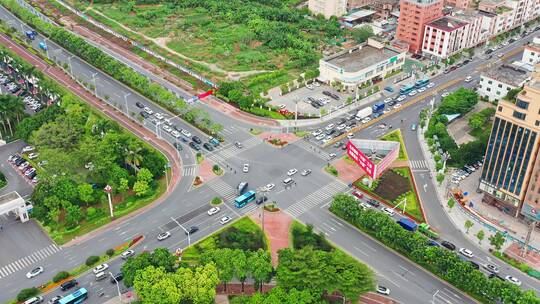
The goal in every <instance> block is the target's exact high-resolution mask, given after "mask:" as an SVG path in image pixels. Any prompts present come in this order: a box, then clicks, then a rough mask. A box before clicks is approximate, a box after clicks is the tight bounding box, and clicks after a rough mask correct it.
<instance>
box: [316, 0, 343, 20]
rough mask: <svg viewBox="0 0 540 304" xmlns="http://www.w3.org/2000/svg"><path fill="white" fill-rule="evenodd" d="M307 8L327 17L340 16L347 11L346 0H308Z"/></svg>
mask: <svg viewBox="0 0 540 304" xmlns="http://www.w3.org/2000/svg"><path fill="white" fill-rule="evenodd" d="M308 8H309V10H310V11H311V12H312V13H314V14H321V15H323V16H324V18H326V19H329V18H330V17H332V16H336V17H340V16H342V15H344V14H345V13H346V12H347V0H309V2H308Z"/></svg>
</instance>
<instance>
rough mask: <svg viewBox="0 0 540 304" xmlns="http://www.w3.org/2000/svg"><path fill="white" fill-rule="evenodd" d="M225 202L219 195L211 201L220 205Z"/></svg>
mask: <svg viewBox="0 0 540 304" xmlns="http://www.w3.org/2000/svg"><path fill="white" fill-rule="evenodd" d="M222 202H223V200H222V199H221V198H219V197H214V198H213V199H212V201H211V202H210V203H211V204H212V205H219V204H221V203H222Z"/></svg>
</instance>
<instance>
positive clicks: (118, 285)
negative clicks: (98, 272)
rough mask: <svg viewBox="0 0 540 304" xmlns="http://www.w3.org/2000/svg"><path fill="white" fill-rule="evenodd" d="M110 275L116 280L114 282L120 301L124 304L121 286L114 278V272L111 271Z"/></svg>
mask: <svg viewBox="0 0 540 304" xmlns="http://www.w3.org/2000/svg"><path fill="white" fill-rule="evenodd" d="M109 274H110V275H111V278H112V279H113V280H114V282H115V283H116V290H117V291H118V299H119V300H120V303H124V302H123V301H122V294H121V293H120V284H118V280H117V279H116V278H115V277H114V275H113V274H112V272H110V271H109Z"/></svg>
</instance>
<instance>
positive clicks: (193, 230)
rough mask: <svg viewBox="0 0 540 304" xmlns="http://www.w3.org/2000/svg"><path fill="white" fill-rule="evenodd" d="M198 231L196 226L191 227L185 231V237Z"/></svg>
mask: <svg viewBox="0 0 540 304" xmlns="http://www.w3.org/2000/svg"><path fill="white" fill-rule="evenodd" d="M197 231H199V227H197V226H191V227H189V228H188V230H187V231H186V235H188V234H193V233H195V232H197Z"/></svg>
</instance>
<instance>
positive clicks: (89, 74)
mask: <svg viewBox="0 0 540 304" xmlns="http://www.w3.org/2000/svg"><path fill="white" fill-rule="evenodd" d="M0 19H3V20H11V21H10V22H12V23H18V24H20V21H18V20H17V19H15V18H14V17H13V16H12V15H11V14H9V13H8V12H7V11H6V10H5V9H3V8H0ZM19 27H20V26H16V27H15V28H19ZM43 39H44V38H43V37H38V38H37V39H36V40H34V42H33V47H34V48H36V49H37V50H38V49H39V47H38V43H39V41H42V40H43ZM527 39H531V38H530V37H528V38H527ZM517 43H523V40H521V41H518V42H516V44H517ZM510 47H516V45H513V46H509V48H510ZM48 48H49V56H50V57H54V59H55V60H56V61H59V62H61V63H65V64H69V65H70V68H69V70H71V71H72V72H73V74H74V75H75V78H77V79H78V80H79V81H80V82H86V83H91V82H92V80H93V79H96V78H97V79H98V80H97V81H96V91H97V92H98V95H99V96H105V95H107V96H109V98H108V102H109V103H111V104H113V105H116V106H117V107H119V108H120V105H125V104H127V112H134V113H138V112H139V111H140V109H139V108H138V107H137V106H136V103H137V102H141V103H143V104H145V105H146V106H148V107H150V108H151V109H152V110H153V111H154V112H162V113H167V111H166V110H164V109H162V108H160V107H159V106H157V105H154V104H153V103H151V102H150V101H148V100H147V99H146V98H144V97H143V96H141V95H139V94H137V93H136V92H134V91H132V90H131V89H129V88H127V87H125V86H124V85H122V84H120V83H118V82H117V81H115V80H113V79H112V78H110V77H109V76H107V75H105V74H104V73H102V72H101V71H99V70H96V69H95V68H93V67H92V66H90V65H89V64H87V63H85V62H84V61H82V60H80V59H78V58H77V57H73V56H72V55H71V54H69V53H68V52H67V51H65V50H63V49H62V48H60V47H59V46H57V45H55V44H54V43H52V42H50V41H49V42H48ZM502 51H505V50H504V49H503V50H502ZM110 53H112V52H110ZM115 57H116V58H118V59H119V60H120V61H123V62H126V61H129V60H127V59H125V58H123V57H121V56H120V55H115ZM482 64H484V62H482V60H479V59H477V60H475V61H473V62H472V63H470V64H469V65H467V66H466V67H463V68H461V69H458V70H456V71H454V72H452V73H449V74H444V75H441V76H438V77H436V78H435V79H433V81H434V82H435V83H436V84H442V83H446V82H448V81H449V80H451V79H454V78H464V77H465V76H467V75H469V74H472V71H474V70H475V69H477V68H478V67H479V66H481V65H482ZM130 66H132V67H134V68H135V69H137V65H134V64H133V65H130ZM139 72H140V73H143V74H144V75H146V76H148V77H150V78H152V79H153V80H155V81H157V82H159V83H161V84H162V85H164V86H166V87H167V88H168V89H170V90H172V91H173V92H175V93H177V94H179V95H180V96H184V97H185V96H189V95H190V94H189V93H187V92H185V91H183V90H182V89H180V88H178V87H176V86H174V85H172V84H171V83H169V82H166V81H164V80H162V79H161V78H159V77H157V76H155V75H153V74H152V73H151V72H149V71H147V70H144V69H141V70H140V71H139ZM476 78H478V76H477V75H476ZM462 85H463V83H459V84H457V85H456V86H453V87H451V88H448V91H452V90H453V89H455V88H457V87H459V86H462ZM435 89H436V88H435ZM127 94H129V98H126V97H125V96H127ZM196 106H197V107H201V108H204V109H205V110H207V111H208V112H209V113H210V116H211V117H212V119H213V120H215V121H216V122H218V123H221V124H223V125H224V126H225V130H224V131H223V132H222V133H221V134H222V136H223V137H224V138H225V142H224V143H222V144H221V147H220V148H218V149H216V150H214V151H212V152H208V151H203V154H204V156H205V157H206V158H207V159H210V160H212V161H213V162H215V163H218V164H219V165H220V166H221V167H222V168H223V169H224V170H225V172H226V173H225V174H224V175H223V176H222V177H219V178H216V179H214V180H212V181H209V182H208V183H204V184H203V185H202V186H201V187H198V188H194V187H192V184H193V180H194V178H195V175H196V172H197V171H196V170H197V169H196V168H197V167H196V164H197V162H196V158H195V154H194V153H193V151H192V150H191V149H190V148H189V147H188V146H187V145H185V144H183V147H184V149H183V150H182V151H178V157H179V158H180V159H181V161H182V164H183V170H182V172H183V175H184V177H183V178H182V179H180V181H179V183H178V184H176V185H173V187H174V189H172V192H171V194H170V195H169V196H168V197H167V198H166V200H165V201H164V202H163V203H161V204H160V205H159V206H158V207H156V208H152V209H149V210H148V211H146V212H145V213H144V215H139V216H136V217H133V218H131V219H129V220H127V221H124V222H123V223H122V224H121V225H118V226H116V227H114V228H113V229H110V230H107V231H103V232H102V233H100V234H98V235H96V236H95V237H93V238H91V239H88V240H85V241H82V242H78V243H76V244H74V245H73V246H70V247H66V248H62V250H58V251H56V252H54V253H52V254H51V255H48V256H46V257H44V258H43V259H42V260H40V261H39V263H40V264H39V265H41V266H43V267H45V273H44V274H42V275H40V276H39V277H37V278H35V279H33V280H32V281H28V279H26V278H25V276H24V273H25V272H26V271H27V270H29V269H30V268H32V267H35V266H37V264H36V263H34V264H31V265H28V266H27V267H26V268H24V267H22V268H21V269H20V270H19V271H14V272H13V273H10V274H9V275H8V276H6V277H3V278H0V284H1V285H2V286H3V287H5V289H3V290H5V292H3V293H2V294H1V295H0V301H6V300H8V299H10V298H13V297H14V296H15V295H16V293H17V292H18V291H19V290H20V288H21V287H23V286H25V287H26V286H29V285H34V286H35V285H39V284H40V283H41V282H44V281H46V280H48V279H50V278H51V277H52V276H53V275H54V274H55V273H56V272H58V271H60V270H66V269H71V268H73V267H75V266H76V265H80V264H82V263H84V260H85V259H86V257H88V256H89V255H91V254H102V253H103V252H105V250H107V249H109V248H111V247H114V246H116V245H118V244H121V243H123V242H125V241H127V240H130V239H131V238H133V237H134V236H136V235H139V234H143V235H145V237H146V239H145V241H144V242H143V244H141V245H140V246H139V248H136V250H137V251H140V250H152V249H154V248H157V247H167V248H169V249H171V250H174V249H176V248H185V247H186V246H187V245H188V240H187V237H186V236H185V234H184V232H183V230H182V228H181V227H179V226H178V224H180V225H182V226H190V225H197V226H199V227H200V230H199V231H198V232H197V233H195V234H193V235H192V236H191V242H195V241H197V240H199V239H201V238H204V237H205V236H206V235H208V234H210V233H212V232H214V231H217V230H218V229H220V228H221V227H222V225H221V224H220V223H219V217H215V216H214V217H209V216H208V215H207V214H206V211H207V210H208V209H209V208H210V204H209V202H210V200H211V199H212V198H213V197H215V196H220V197H222V198H224V199H225V201H226V202H225V204H224V207H223V208H222V211H221V212H220V213H219V215H220V216H225V215H227V216H230V217H232V218H233V219H237V218H239V217H240V216H243V215H245V214H248V213H251V212H258V209H259V208H260V207H259V206H257V205H254V204H251V205H248V206H249V207H245V208H242V209H236V208H235V207H234V205H233V204H232V200H233V199H234V197H235V195H236V187H237V185H238V183H240V182H242V181H248V182H249V184H250V188H251V189H257V188H261V187H262V186H264V185H266V184H268V183H274V184H276V185H277V186H276V188H275V189H273V190H272V191H269V192H267V193H266V195H267V196H268V197H269V201H276V202H277V204H278V206H279V207H280V208H281V209H283V210H285V211H286V212H288V213H289V214H291V215H292V216H293V217H295V218H297V219H299V220H300V221H302V222H305V223H311V224H313V225H314V226H315V227H316V229H317V230H319V231H322V232H323V233H325V234H326V235H327V238H328V239H329V240H330V241H332V242H334V243H335V244H336V245H338V246H340V247H341V248H343V249H344V250H346V251H348V252H349V253H350V254H351V255H352V256H354V257H356V258H358V259H359V260H361V261H363V262H365V263H366V264H368V265H370V266H371V267H372V268H373V269H374V270H375V271H376V273H377V277H378V279H379V281H380V282H382V283H383V284H384V285H386V286H389V287H392V286H393V288H392V296H393V297H394V298H396V299H399V301H401V302H403V303H427V302H429V301H431V300H432V299H433V295H434V294H435V293H437V296H436V297H437V298H438V299H440V301H441V303H443V302H445V303H473V302H474V301H472V300H471V299H470V298H468V297H467V296H465V295H463V294H462V293H461V292H460V291H458V290H457V289H455V288H453V287H451V286H449V285H448V284H446V283H444V282H441V281H440V280H438V279H436V278H434V277H433V276H432V275H431V274H429V273H427V272H426V271H424V270H423V269H421V268H419V267H418V266H416V265H415V264H413V263H411V262H409V261H408V260H407V259H405V258H403V257H402V256H400V255H399V254H397V253H395V252H393V251H391V250H389V249H388V248H387V247H385V246H383V245H382V244H380V243H378V242H377V241H376V240H373V239H371V238H370V237H368V236H366V235H365V234H362V233H359V232H358V231H357V230H356V229H355V228H353V227H351V226H350V225H348V224H347V223H345V222H343V221H342V220H340V219H338V218H336V217H334V216H333V215H331V214H330V213H329V212H328V211H327V206H328V203H329V201H330V200H331V197H332V196H333V195H334V194H336V193H339V192H345V191H348V190H349V188H348V187H347V185H345V184H343V183H342V182H340V181H338V180H336V179H334V178H333V177H332V176H330V175H328V174H327V173H325V172H324V170H322V168H323V167H324V166H325V164H326V163H327V161H328V157H329V154H330V153H332V152H334V153H343V152H342V151H334V150H333V149H332V148H331V147H330V148H322V147H320V146H319V145H318V143H316V142H307V141H303V140H300V141H298V142H296V143H293V144H291V145H288V146H286V147H285V148H283V149H278V148H276V147H274V146H272V145H270V144H268V143H266V142H264V141H263V140H261V139H260V138H258V137H254V136H252V135H251V134H250V133H249V128H252V127H255V126H253V125H251V124H249V123H246V122H244V121H237V120H235V119H233V118H232V117H230V116H227V115H222V113H220V112H219V111H217V110H215V109H213V108H212V107H209V106H208V105H205V104H203V103H197V104H196ZM426 106H427V101H426V100H424V101H422V102H418V103H416V104H414V105H411V106H409V107H407V108H406V109H404V110H402V111H400V112H395V113H391V114H389V115H388V116H385V117H384V122H385V123H387V124H392V125H393V126H394V127H395V128H402V129H403V133H404V139H405V144H406V149H407V152H408V154H409V156H410V158H411V164H412V166H413V169H414V170H413V172H414V177H415V180H416V181H417V184H419V185H424V184H425V185H427V188H428V189H429V191H426V190H428V189H426V190H424V191H422V190H421V191H420V193H419V194H420V196H421V200H422V201H423V202H424V209H425V211H426V213H427V215H428V219H429V221H430V224H431V225H432V226H433V227H435V228H436V229H438V230H439V231H442V232H443V236H444V238H445V239H448V240H450V241H452V242H453V243H454V244H456V245H458V246H462V247H467V248H470V249H472V250H473V251H475V253H476V255H477V256H478V257H479V259H480V260H481V261H486V260H489V255H488V254H486V253H484V252H482V251H481V250H480V249H479V248H477V247H476V246H475V245H474V244H471V243H470V242H469V241H468V240H467V239H466V238H464V237H463V236H462V235H461V234H460V233H456V232H457V231H458V229H457V228H456V227H454V226H453V224H452V223H451V222H450V220H449V219H448V218H447V217H446V215H445V213H444V210H443V208H442V206H441V203H440V202H439V200H438V198H437V196H436V194H435V190H434V185H433V179H432V178H431V175H430V174H429V172H427V171H426V170H427V166H425V159H424V156H423V154H422V151H421V148H420V146H419V142H418V138H417V134H416V132H411V131H409V129H408V126H409V124H410V123H418V113H419V112H420V110H421V109H422V108H424V107H426ZM120 111H123V112H126V106H123V109H122V108H120ZM168 115H169V117H172V116H173V114H171V113H168ZM402 119H404V120H405V121H406V123H401V120H402ZM331 122H332V121H330V122H326V123H331ZM173 124H174V125H176V126H178V127H180V128H182V129H185V130H188V131H189V132H190V133H192V134H193V135H197V136H199V137H201V138H208V137H207V136H206V135H205V134H203V133H202V132H200V131H199V130H197V129H195V128H193V127H192V126H190V125H188V124H187V123H185V122H183V121H181V120H180V119H174V120H173ZM317 124H320V122H315V124H314V125H313V126H311V127H309V128H310V129H311V128H317V127H320V126H319V125H317ZM143 125H144V127H146V128H147V129H149V130H152V131H156V130H159V127H160V126H156V125H155V124H153V123H151V122H150V121H148V120H145V121H144V122H143ZM257 127H259V128H261V129H263V130H267V131H274V132H280V131H281V130H280V129H276V128H273V127H269V126H257ZM157 133H158V134H159V135H160V136H162V137H163V138H164V139H165V140H166V141H168V142H170V143H171V144H172V143H174V142H180V141H179V140H178V139H176V138H175V137H173V136H171V135H170V134H169V133H167V132H165V131H157ZM381 133H383V132H381V131H379V130H377V129H375V128H374V127H368V128H365V129H362V130H360V131H359V132H358V133H357V135H356V137H358V138H376V137H379V136H380V135H382V134H381ZM235 142H240V143H242V145H243V148H237V147H235V146H234V145H233V144H232V143H235ZM244 163H249V164H250V171H249V172H248V173H242V172H241V171H242V170H241V168H242V166H243V164H244ZM291 168H297V169H298V170H299V171H300V170H302V169H311V170H312V171H313V173H312V174H311V175H309V176H307V177H302V176H299V174H297V175H295V176H294V177H293V178H294V179H295V181H296V185H295V186H292V187H284V186H283V183H282V180H283V179H284V178H286V177H287V175H286V172H287V170H289V169H291ZM163 231H170V232H171V233H172V237H171V238H169V239H167V240H165V241H158V240H157V239H156V236H157V234H159V233H160V232H163ZM120 262H121V261H120V260H118V259H117V260H115V261H113V262H111V263H110V265H111V267H112V268H113V269H114V270H115V271H118V269H119V267H120V264H121V263H120ZM499 264H501V263H499ZM2 266H4V265H0V269H2V268H1V267H2ZM505 268H506V267H505ZM504 271H505V273H506V272H508V273H509V274H511V275H513V276H516V277H519V278H520V279H521V280H522V281H523V282H524V287H525V288H526V289H534V290H536V292H537V293H538V292H539V289H540V288H539V285H538V282H536V281H534V280H533V279H530V278H526V277H525V276H524V275H521V273H519V272H518V271H517V270H514V269H511V268H508V269H505V270H504ZM80 282H81V285H82V286H89V287H90V289H89V290H90V293H91V294H96V293H98V292H101V291H104V292H105V298H106V297H111V296H113V295H114V294H115V292H116V289H115V287H114V286H111V285H110V284H109V283H108V282H106V281H105V282H104V283H97V282H95V281H94V279H93V276H92V275H91V274H87V275H84V276H83V277H82V278H81V280H80ZM56 293H57V291H54V292H53V293H52V295H55V294H56ZM436 301H438V300H437V299H436ZM101 302H102V300H99V299H98V298H96V297H90V299H89V303H101ZM435 303H438V302H435Z"/></svg>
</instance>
